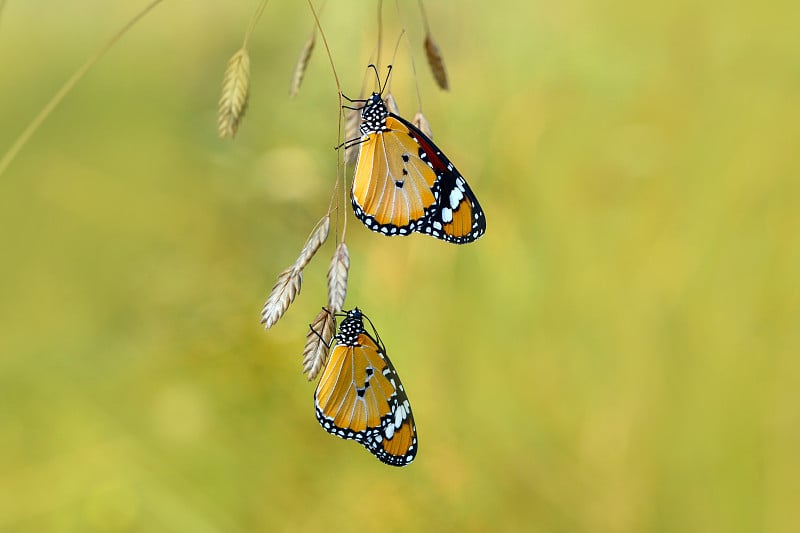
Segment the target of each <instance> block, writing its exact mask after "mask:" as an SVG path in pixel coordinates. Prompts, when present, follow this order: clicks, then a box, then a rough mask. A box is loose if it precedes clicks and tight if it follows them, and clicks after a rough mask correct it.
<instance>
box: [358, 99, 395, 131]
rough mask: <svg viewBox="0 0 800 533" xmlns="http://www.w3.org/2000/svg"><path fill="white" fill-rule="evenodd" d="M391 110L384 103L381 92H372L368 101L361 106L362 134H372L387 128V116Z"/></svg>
mask: <svg viewBox="0 0 800 533" xmlns="http://www.w3.org/2000/svg"><path fill="white" fill-rule="evenodd" d="M388 116H389V110H388V109H386V104H384V103H383V98H381V95H380V94H379V93H372V96H370V97H369V98H368V99H367V103H366V104H364V107H363V108H361V134H362V135H370V134H371V133H375V132H377V131H384V130H385V129H386V117H388Z"/></svg>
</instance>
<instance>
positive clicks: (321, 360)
mask: <svg viewBox="0 0 800 533" xmlns="http://www.w3.org/2000/svg"><path fill="white" fill-rule="evenodd" d="M335 329H336V323H335V322H334V320H333V315H332V314H331V312H330V311H328V310H327V309H325V308H324V307H323V308H322V311H320V312H319V314H318V315H317V317H316V318H315V319H314V322H312V323H311V324H309V330H308V334H306V345H305V347H304V348H303V373H305V374H307V375H308V381H313V380H314V378H316V377H317V374H319V371H320V370H321V369H322V367H324V366H325V361H327V359H328V353H329V352H330V345H331V339H333V332H334V330H335Z"/></svg>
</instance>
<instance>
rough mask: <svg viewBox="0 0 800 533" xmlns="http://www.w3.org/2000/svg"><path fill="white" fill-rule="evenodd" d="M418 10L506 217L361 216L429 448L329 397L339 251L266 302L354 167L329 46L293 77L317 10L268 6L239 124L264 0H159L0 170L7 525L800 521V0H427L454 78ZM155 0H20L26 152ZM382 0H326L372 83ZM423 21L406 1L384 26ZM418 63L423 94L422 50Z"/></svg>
mask: <svg viewBox="0 0 800 533" xmlns="http://www.w3.org/2000/svg"><path fill="white" fill-rule="evenodd" d="M400 3H401V4H402V6H401V11H402V16H403V18H404V19H405V21H406V25H407V27H408V30H409V31H408V34H409V36H410V39H411V42H412V44H413V51H414V53H415V54H416V60H417V70H418V74H419V82H420V90H421V93H422V96H423V103H424V109H425V112H426V115H427V117H428V119H429V121H430V123H431V125H432V127H433V130H434V133H435V134H436V140H437V141H438V142H439V144H440V146H441V147H442V148H444V149H445V150H446V151H447V152H448V154H449V155H450V157H451V159H453V160H454V161H455V162H456V163H457V165H458V167H459V168H460V169H461V170H462V172H463V173H464V174H465V176H466V177H467V179H468V180H469V182H470V183H471V184H472V186H473V188H474V190H475V191H476V192H477V193H478V196H479V197H480V200H481V202H482V204H483V206H484V208H485V210H486V214H487V219H488V233H487V234H486V236H485V237H484V238H482V239H481V240H480V241H478V242H477V243H475V244H472V245H469V246H461V247H456V246H451V245H447V244H443V243H440V242H437V241H435V240H434V239H431V238H428V237H424V236H412V237H409V238H395V239H385V238H381V237H379V236H377V235H375V234H371V233H369V232H368V231H367V230H366V229H364V228H363V227H362V226H360V225H358V224H357V223H355V222H354V219H353V218H352V215H351V214H350V213H349V211H348V217H349V225H348V233H347V237H348V239H347V242H348V245H349V246H350V252H351V259H352V267H351V271H350V287H349V293H348V299H347V302H348V306H352V305H358V306H360V307H361V308H363V309H364V310H365V311H366V312H367V313H368V314H369V315H370V316H371V318H372V319H373V321H374V322H375V324H376V325H377V326H378V328H379V331H380V332H381V335H382V337H383V339H384V341H385V342H386V344H387V346H388V350H389V354H390V355H391V356H392V359H393V361H394V363H395V365H396V367H397V369H398V370H399V372H400V375H401V376H402V377H403V380H404V383H405V385H406V388H407V390H408V391H409V394H410V398H411V401H412V405H413V407H414V413H415V416H416V420H417V427H418V431H419V437H420V448H419V455H418V457H417V460H416V461H415V462H414V464H413V465H412V466H410V467H408V468H405V469H395V468H390V467H387V466H384V465H382V464H381V463H379V462H378V461H376V460H375V459H374V458H373V457H371V456H370V455H369V454H368V453H367V452H366V451H365V450H363V449H362V448H361V447H359V446H357V445H356V444H354V443H352V442H345V441H342V440H339V439H336V438H333V437H331V436H329V435H327V434H326V433H325V432H323V431H322V430H321V429H320V428H319V426H318V424H317V422H316V421H315V419H314V412H313V404H312V394H313V385H312V384H309V383H307V382H306V380H305V379H304V376H303V375H302V374H301V373H300V353H301V351H302V347H303V341H304V336H305V333H306V325H307V324H308V322H309V321H310V320H311V318H312V317H313V316H314V315H315V314H316V312H317V310H318V309H319V307H320V306H321V305H322V304H323V303H324V301H325V270H326V268H327V257H328V256H329V255H330V253H331V252H332V246H331V245H330V243H329V244H328V245H327V246H326V247H325V248H323V250H322V252H321V256H320V257H318V258H317V259H316V260H315V262H314V263H312V265H311V266H310V267H309V269H308V270H307V272H306V277H305V281H304V283H305V284H304V287H303V291H302V293H301V295H300V297H299V299H298V300H297V301H296V302H295V304H294V305H293V306H292V307H291V308H290V310H289V312H288V314H287V316H286V317H285V318H284V319H283V320H282V321H281V322H280V323H279V324H278V325H277V326H276V327H274V328H273V329H272V330H270V331H269V332H264V331H263V330H262V329H261V328H260V327H259V324H258V319H259V311H260V308H261V305H262V304H263V301H264V299H265V297H266V295H267V293H268V291H269V289H270V287H271V286H272V283H273V280H274V277H275V275H277V273H278V272H280V271H281V270H282V269H283V268H284V267H285V266H286V265H288V264H289V263H290V262H291V261H292V260H293V259H294V256H295V255H296V253H297V252H298V251H299V249H300V247H301V246H302V243H303V239H304V238H305V236H306V234H307V232H308V231H309V230H310V229H311V227H312V226H313V225H314V223H315V222H316V220H317V219H318V218H319V216H321V214H322V213H323V212H324V211H325V209H326V208H327V205H328V201H329V197H330V190H331V187H332V184H333V181H334V178H335V175H336V159H335V153H334V151H333V150H332V149H331V147H332V146H333V145H334V144H335V143H336V141H337V139H336V105H337V102H336V87H335V84H334V82H333V79H332V76H331V73H330V68H329V65H328V63H327V59H326V58H325V56H324V55H323V53H321V52H322V51H323V50H322V48H321V46H320V44H321V43H318V47H317V49H316V51H315V56H314V57H313V59H312V62H311V65H310V68H309V71H308V73H307V76H306V82H305V85H304V87H303V90H302V92H301V94H300V96H299V97H298V98H297V99H295V100H292V101H290V100H289V99H288V98H287V87H288V80H289V74H290V72H291V69H292V66H293V64H294V61H295V59H296V57H297V54H298V52H299V49H300V47H301V45H302V43H303V41H304V40H305V39H306V36H307V35H308V32H309V30H310V29H311V19H310V16H309V12H308V9H307V7H306V6H305V5H304V3H302V2H279V1H273V2H272V5H270V6H269V7H268V8H267V10H266V12H265V15H264V18H263V19H262V21H261V22H260V23H259V25H258V27H257V30H256V33H255V35H254V36H253V39H252V43H251V56H252V90H253V92H252V97H251V101H250V108H249V111H248V114H247V117H246V120H245V121H244V123H243V126H242V127H241V130H240V134H239V136H238V137H237V139H236V140H235V142H222V141H220V140H218V139H217V138H216V116H215V114H216V109H215V108H216V102H217V99H218V96H219V86H220V80H221V76H222V73H223V70H224V67H225V63H226V61H227V59H228V57H229V56H230V55H231V54H232V53H233V52H234V51H235V50H236V49H237V47H238V46H239V44H240V42H241V38H242V35H243V32H244V29H245V27H246V26H247V23H248V20H249V17H250V15H251V13H252V11H253V10H254V9H255V3H254V2H190V1H188V0H182V1H173V2H165V3H164V4H162V5H161V6H160V7H158V8H157V9H156V10H155V11H154V12H153V13H151V14H150V15H149V16H148V17H147V18H145V19H144V20H143V21H142V22H141V23H140V24H139V25H138V26H136V27H135V28H134V30H133V31H132V32H131V33H130V34H129V35H127V36H126V37H125V38H124V39H123V40H122V41H121V42H120V43H119V44H118V45H117V46H116V47H115V48H114V49H112V51H111V52H110V53H109V54H108V55H107V56H106V57H105V58H104V59H103V61H102V62H101V63H99V64H98V65H97V67H96V68H95V69H94V70H92V71H91V72H90V73H89V75H88V76H87V77H86V78H85V79H84V80H82V81H81V83H80V84H79V85H78V86H77V87H76V89H75V90H74V91H73V92H72V93H71V94H70V95H69V96H68V97H67V98H66V99H65V100H64V102H63V104H62V105H61V106H60V107H59V108H58V109H57V110H56V111H55V112H54V113H53V114H52V116H51V117H50V118H49V120H48V121H47V122H46V123H45V124H44V126H43V127H42V128H41V129H40V130H39V131H38V132H37V134H36V135H35V136H34V137H33V139H32V140H31V142H30V143H29V144H28V145H27V146H26V147H25V149H24V150H23V151H22V152H21V154H20V155H19V157H18V158H17V159H16V160H15V161H14V163H13V165H12V166H11V167H10V168H9V170H8V171H7V172H6V174H5V175H3V176H2V177H0V254H2V261H0V354H1V355H0V531H32V532H33V531H35V532H39V531H76V532H77V531H147V532H151V531H169V532H172V531H174V532H239V531H241V532H245V531H246V532H255V531H322V530H326V531H338V530H344V529H346V528H348V529H350V528H353V527H358V528H359V529H362V530H364V531H382V530H386V531H422V530H431V531H492V530H518V531H543V532H551V531H552V532H574V531H586V532H643V531H665V532H666V531H669V532H672V531H675V532H678V531H680V532H709V531H721V532H754V531H770V532H776V533H777V532H790V531H798V530H800V508H798V501H800V481H798V480H799V479H800V456H799V454H798V450H799V449H800V448H799V446H800V402H799V400H800V394H798V387H799V386H800V284H799V283H798V274H800V239H799V238H798V234H799V232H800V181H798V178H799V177H800V163H798V159H799V158H798V144H799V141H800V105H799V104H798V100H799V98H798V95H800V38H798V32H797V20H798V18H799V17H800V13H798V9H797V8H795V7H794V6H795V3H793V2H788V1H778V2H773V3H772V4H769V5H767V4H764V3H761V4H758V3H752V5H747V3H744V2H741V3H730V2H721V1H712V2H687V1H678V2H669V3H666V2H662V3H659V4H648V3H642V2H632V1H630V0H612V1H611V2H593V1H591V0H588V1H583V2H581V1H578V2H567V3H553V2H533V3H522V2H511V1H499V2H480V3H478V2H474V3H468V4H462V3H460V2H450V3H435V2H428V6H427V7H428V12H429V16H430V19H431V24H432V27H433V29H434V32H435V36H436V39H437V40H438V42H439V45H440V47H441V49H442V51H443V52H444V54H445V59H446V62H447V67H448V69H449V73H450V76H451V82H452V91H451V92H449V93H443V92H440V91H438V90H437V89H436V88H435V87H434V85H433V83H432V81H431V76H430V74H429V72H428V70H427V68H426V66H425V64H424V61H423V57H422V55H421V52H420V50H421V46H420V44H421V41H422V36H423V35H422V29H421V24H420V20H419V16H418V13H417V11H416V8H415V5H416V4H415V3H414V2H400ZM143 4H144V2H106V1H99V0H91V1H89V0H86V1H84V2H78V3H77V4H74V5H73V4H69V3H56V2H35V1H25V2H22V1H14V0H10V1H9V2H7V3H6V5H5V9H4V11H3V12H2V14H0V68H1V69H2V72H1V73H0V97H2V98H0V151H5V149H6V147H8V146H9V145H10V144H11V143H12V141H13V139H14V138H15V137H16V136H17V135H18V134H19V133H20V132H21V131H22V129H23V128H24V126H25V125H26V124H27V122H28V121H29V120H30V119H31V118H32V117H33V116H34V115H35V114H36V112H38V110H39V109H41V108H42V106H43V105H44V104H45V103H46V102H47V100H48V99H49V98H50V96H51V95H52V94H53V93H54V92H55V91H56V90H57V89H58V87H59V86H60V85H61V83H62V82H63V81H64V80H65V79H66V78H67V77H68V76H70V75H71V74H72V72H74V70H75V69H76V68H77V67H78V66H79V65H80V64H81V63H82V62H83V61H84V60H85V59H86V58H87V57H89V56H90V55H91V54H92V53H94V52H95V51H96V50H97V49H98V48H99V46H100V45H101V44H102V43H103V42H104V41H105V40H106V39H107V38H108V37H109V36H110V35H111V34H112V33H113V32H114V31H116V29H117V28H119V27H120V26H121V25H122V24H123V23H124V22H126V21H127V20H128V19H129V18H130V17H132V16H133V14H134V13H135V11H136V10H137V9H139V7H140V6H142V5H143ZM374 5H375V4H374V3H372V2H370V3H368V5H364V4H363V3H359V2H344V3H343V2H334V1H329V2H328V6H327V7H326V10H325V13H324V16H323V23H324V25H325V28H326V30H327V33H328V37H329V41H330V45H331V47H332V49H333V53H334V59H335V61H336V66H337V68H338V71H339V76H340V79H341V80H342V83H343V88H344V89H345V91H347V92H349V93H350V94H353V93H357V92H358V89H359V88H360V86H361V83H362V79H363V76H364V68H365V65H366V63H367V62H368V61H369V55H370V51H371V50H372V49H373V46H374V42H375V37H376V25H375V21H374V19H375V8H374ZM398 27H399V24H398V17H397V14H396V8H395V6H394V5H393V4H392V3H388V5H387V7H386V31H385V33H384V38H385V44H386V50H391V49H392V48H393V46H394V42H395V40H396V38H397V35H398ZM389 53H390V52H386V51H385V52H384V58H386V56H387V55H388V54H389ZM395 65H396V69H395V72H394V80H393V92H394V94H395V97H396V98H397V100H398V102H399V104H400V107H401V110H402V111H403V112H404V113H406V114H408V115H412V114H413V113H414V112H415V111H416V96H415V92H414V86H413V77H412V73H411V68H410V63H409V53H408V48H407V46H406V45H405V43H403V45H402V46H401V47H400V51H399V53H398V56H397V59H396V61H395Z"/></svg>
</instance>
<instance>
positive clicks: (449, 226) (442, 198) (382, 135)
mask: <svg viewBox="0 0 800 533" xmlns="http://www.w3.org/2000/svg"><path fill="white" fill-rule="evenodd" d="M352 200H353V210H354V211H355V214H356V217H357V218H358V219H359V220H361V221H362V222H363V223H364V225H366V226H367V227H368V228H369V229H371V230H373V231H377V232H379V233H383V234H384V235H408V234H409V233H411V232H412V231H418V232H421V233H427V234H429V235H432V236H434V237H436V238H438V239H442V240H444V241H447V242H453V243H456V244H464V243H468V242H472V241H474V240H475V239H477V238H478V237H480V236H481V235H483V233H484V232H485V231H486V217H485V216H484V214H483V210H482V209H481V206H480V204H479V203H478V199H477V198H476V197H475V194H474V193H473V192H472V189H470V187H469V185H467V182H466V180H465V179H464V178H463V177H462V176H461V174H460V173H459V172H458V170H457V169H456V168H455V166H454V165H453V164H452V163H451V162H450V160H449V159H447V157H446V156H445V155H444V154H443V153H442V151H441V150H440V149H439V148H438V147H437V146H436V145H435V144H434V143H433V141H431V140H430V138H428V137H427V136H426V135H425V134H424V133H422V132H421V131H420V130H419V129H418V128H417V127H416V126H414V125H413V124H411V123H410V122H408V121H407V120H405V119H404V118H402V117H400V116H397V115H394V114H388V115H387V116H386V119H385V126H384V127H383V128H382V129H380V130H374V131H371V132H370V133H368V134H367V135H366V140H365V141H364V142H362V143H361V147H360V150H359V156H358V162H357V163H356V170H355V175H354V178H353V190H352Z"/></svg>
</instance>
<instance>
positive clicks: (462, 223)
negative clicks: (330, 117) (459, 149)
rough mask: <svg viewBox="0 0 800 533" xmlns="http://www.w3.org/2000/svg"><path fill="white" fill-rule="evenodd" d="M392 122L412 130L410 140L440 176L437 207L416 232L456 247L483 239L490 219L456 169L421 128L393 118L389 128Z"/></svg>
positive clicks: (435, 186)
mask: <svg viewBox="0 0 800 533" xmlns="http://www.w3.org/2000/svg"><path fill="white" fill-rule="evenodd" d="M392 120H394V121H397V122H399V123H400V124H402V126H403V127H404V128H405V129H406V130H408V135H409V137H411V138H412V139H414V142H415V143H416V144H417V145H418V146H419V159H420V160H421V161H423V162H425V163H426V164H427V165H428V166H430V168H431V169H432V170H433V171H434V173H435V175H436V182H435V183H434V187H433V192H434V196H435V197H436V203H435V204H434V205H432V206H430V207H429V209H428V213H427V215H426V217H425V219H424V220H422V221H421V223H420V224H418V225H417V227H416V231H419V232H422V233H427V234H429V235H432V236H434V237H436V238H437V239H442V240H444V241H447V242H452V243H456V244H465V243H468V242H472V241H474V240H475V239H477V238H478V237H480V236H481V235H483V234H484V233H485V232H486V216H485V215H484V214H483V209H482V208H481V206H480V204H479V203H478V198H477V197H476V196H475V193H473V192H472V189H470V187H469V185H468V184H467V181H466V180H465V179H464V177H463V176H462V175H461V173H460V172H459V171H458V170H457V169H456V167H455V165H453V163H451V162H450V160H449V159H447V156H446V155H444V153H443V152H442V151H441V150H440V149H439V147H438V146H436V144H434V142H433V141H432V140H431V139H430V138H429V137H428V136H427V135H425V134H424V133H422V132H421V131H420V130H419V128H417V127H416V126H414V125H413V124H411V123H410V122H408V121H407V120H406V119H404V118H402V117H399V116H397V115H393V114H390V115H389V118H387V121H386V122H387V124H389V123H390V121H392Z"/></svg>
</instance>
